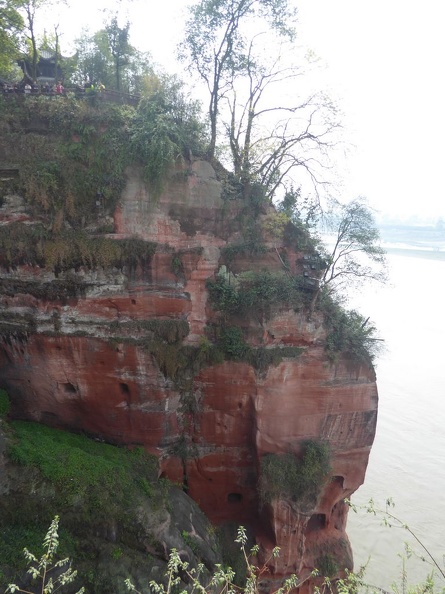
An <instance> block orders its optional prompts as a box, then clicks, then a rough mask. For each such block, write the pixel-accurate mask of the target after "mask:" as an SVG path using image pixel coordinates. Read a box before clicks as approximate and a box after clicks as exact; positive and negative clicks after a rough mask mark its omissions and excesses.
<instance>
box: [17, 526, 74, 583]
mask: <svg viewBox="0 0 445 594" xmlns="http://www.w3.org/2000/svg"><path fill="white" fill-rule="evenodd" d="M58 528H59V516H56V517H55V518H54V520H53V521H52V522H51V526H50V527H49V530H48V532H47V533H46V536H45V538H44V540H43V548H44V553H43V554H42V556H41V557H40V559H38V558H37V557H36V556H35V555H34V554H33V553H31V552H30V551H29V550H28V549H27V548H25V549H24V550H23V554H24V555H25V558H26V560H27V562H28V565H29V569H28V573H29V574H31V577H32V580H33V581H38V582H39V584H41V590H40V591H41V592H42V594H51V593H52V592H56V591H58V590H60V589H61V588H63V586H66V585H68V584H71V583H72V582H74V580H75V579H76V577H77V571H73V570H72V569H71V564H70V560H69V559H68V558H65V559H60V560H59V561H57V560H56V553H57V548H58V546H59V533H58ZM66 566H68V567H67V568H66V569H62V568H65V567H66ZM8 592H12V593H14V592H24V593H25V594H30V591H29V590H23V589H22V588H20V587H19V586H17V585H16V584H9V586H8V587H7V588H6V593H8ZM84 592H85V588H80V590H78V591H77V592H76V594H83V593H84Z"/></svg>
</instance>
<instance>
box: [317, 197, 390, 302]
mask: <svg viewBox="0 0 445 594" xmlns="http://www.w3.org/2000/svg"><path fill="white" fill-rule="evenodd" d="M324 222H325V231H326V232H327V233H328V234H329V235H328V238H329V239H330V241H329V243H328V244H327V248H326V252H325V254H324V260H325V268H324V270H323V273H322V275H321V278H320V281H319V284H318V288H317V290H316V291H315V292H314V295H313V298H312V303H311V310H312V311H313V310H314V308H315V306H316V304H317V302H318V300H319V298H320V295H321V294H322V293H324V294H325V295H331V294H332V293H333V292H334V291H335V292H338V291H339V289H341V288H344V287H345V286H351V285H353V284H357V283H358V284H361V283H362V282H363V281H367V280H371V281H377V282H379V283H384V282H386V281H387V278H388V277H387V272H386V258H385V250H384V249H383V248H382V247H381V246H380V233H379V230H378V228H377V225H376V222H375V219H374V216H373V213H372V211H371V209H370V208H369V207H368V206H367V205H366V202H365V201H364V200H363V199H361V198H357V199H355V200H353V201H352V202H349V203H348V204H339V203H338V202H334V203H333V204H332V205H331V208H330V210H329V211H328V212H327V213H326V215H325V217H324Z"/></svg>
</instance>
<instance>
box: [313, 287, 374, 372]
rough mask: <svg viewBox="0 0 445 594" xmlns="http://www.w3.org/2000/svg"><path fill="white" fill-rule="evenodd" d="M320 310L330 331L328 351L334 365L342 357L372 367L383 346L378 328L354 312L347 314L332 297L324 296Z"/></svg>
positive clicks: (327, 338) (326, 347) (327, 339)
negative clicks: (377, 333)
mask: <svg viewBox="0 0 445 594" xmlns="http://www.w3.org/2000/svg"><path fill="white" fill-rule="evenodd" d="M320 308H321V310H322V311H323V312H324V314H325V325H326V326H327V329H328V335H327V337H326V343H325V350H326V353H327V354H328V357H329V359H330V360H331V361H336V360H337V359H338V357H339V355H340V354H343V355H346V356H347V357H350V358H352V359H354V360H355V361H357V362H359V363H365V364H367V365H370V364H371V363H372V361H373V359H374V358H375V356H376V355H377V354H378V352H379V349H380V345H381V342H380V341H379V339H377V338H375V332H376V329H375V327H374V326H373V325H372V324H370V323H369V321H368V320H369V319H366V318H365V317H364V316H362V315H361V314H360V313H358V312H357V311H355V310H350V311H348V310H345V309H344V308H343V307H342V306H341V305H340V304H339V303H337V302H336V301H334V300H333V299H332V298H331V297H330V296H328V295H324V296H323V298H322V300H321V302H320Z"/></svg>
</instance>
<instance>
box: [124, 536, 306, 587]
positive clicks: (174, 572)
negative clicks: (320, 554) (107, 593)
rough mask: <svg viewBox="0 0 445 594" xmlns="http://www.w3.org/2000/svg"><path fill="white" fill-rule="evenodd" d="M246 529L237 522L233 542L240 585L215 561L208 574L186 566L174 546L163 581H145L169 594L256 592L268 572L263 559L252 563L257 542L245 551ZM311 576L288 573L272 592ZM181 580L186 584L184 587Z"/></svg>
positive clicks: (275, 554) (274, 555) (226, 569)
mask: <svg viewBox="0 0 445 594" xmlns="http://www.w3.org/2000/svg"><path fill="white" fill-rule="evenodd" d="M187 536H188V535H187V533H183V537H185V538H187ZM247 541H248V538H247V533H246V530H245V529H244V528H243V527H242V526H240V527H239V528H238V536H237V538H236V540H235V543H236V544H237V545H238V546H239V551H240V558H241V559H242V564H243V565H244V572H245V579H244V580H243V583H242V585H239V584H238V583H237V576H236V575H235V572H234V571H233V569H232V568H231V567H227V568H226V567H223V566H222V565H219V564H217V565H216V567H215V569H214V570H213V572H212V574H211V575H210V577H209V576H208V575H207V573H206V571H205V568H204V565H202V564H199V565H198V567H196V568H195V567H190V564H189V563H188V562H187V561H182V560H181V557H180V556H179V553H178V551H177V550H176V549H173V550H172V551H171V553H170V556H169V560H168V565H167V572H166V575H165V579H164V581H163V583H158V582H156V581H155V580H151V581H150V583H149V586H150V591H151V592H153V594H173V593H175V592H178V591H179V592H180V593H181V594H185V592H187V591H189V590H190V591H191V592H200V593H201V594H211V593H212V592H215V591H219V592H229V593H233V592H240V593H244V594H258V593H259V592H260V591H261V577H262V576H263V575H265V574H266V573H267V572H268V567H267V563H268V562H269V561H270V559H267V560H266V562H265V563H264V565H263V566H261V567H257V566H256V565H255V563H254V558H255V557H256V556H257V555H258V551H259V548H258V546H254V547H252V549H251V550H250V551H249V550H248V549H247ZM278 555H279V548H278V547H276V548H275V549H274V550H273V552H272V557H277V556H278ZM310 577H313V574H312V573H310V574H309V575H308V577H306V578H305V579H302V580H298V578H297V576H296V575H291V576H290V577H288V578H287V579H286V580H284V582H283V584H282V586H281V587H280V588H278V589H277V590H275V591H274V592H273V594H289V592H291V591H292V590H293V589H295V588H296V587H297V586H299V585H301V584H303V583H304V582H305V581H306V580H307V579H308V578H310ZM125 584H126V586H127V589H128V591H129V592H133V593H134V594H140V593H139V592H138V590H137V589H136V588H135V586H134V585H133V583H132V582H131V580H129V579H127V580H125ZM184 584H187V585H188V588H187V589H185V588H184Z"/></svg>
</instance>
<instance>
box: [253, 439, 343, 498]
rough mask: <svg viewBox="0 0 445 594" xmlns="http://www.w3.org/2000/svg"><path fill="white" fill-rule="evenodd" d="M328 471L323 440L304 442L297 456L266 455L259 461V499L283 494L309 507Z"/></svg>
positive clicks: (328, 453) (326, 446)
mask: <svg viewBox="0 0 445 594" xmlns="http://www.w3.org/2000/svg"><path fill="white" fill-rule="evenodd" d="M330 471H331V465H330V452H329V447H328V445H327V444H326V443H321V442H318V441H313V440H309V441H304V442H303V443H302V444H301V456H300V457H299V458H297V457H296V456H295V455H294V454H292V453H287V454H266V455H265V456H263V458H262V460H261V479H260V485H259V489H260V496H261V499H262V501H263V502H268V501H272V500H273V499H276V498H278V497H283V496H284V497H287V498H289V499H290V500H291V501H295V502H298V503H300V504H309V505H312V506H313V505H315V503H316V501H317V497H318V496H319V495H320V492H321V489H322V487H323V485H324V483H325V481H326V478H327V477H328V475H329V473H330Z"/></svg>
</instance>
